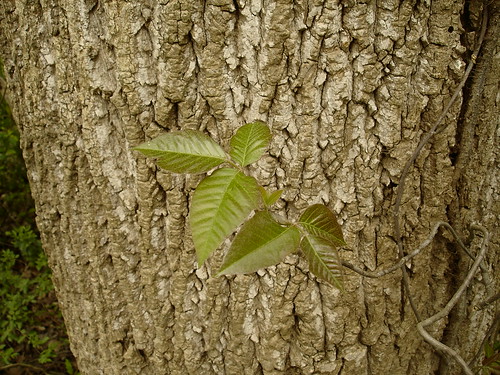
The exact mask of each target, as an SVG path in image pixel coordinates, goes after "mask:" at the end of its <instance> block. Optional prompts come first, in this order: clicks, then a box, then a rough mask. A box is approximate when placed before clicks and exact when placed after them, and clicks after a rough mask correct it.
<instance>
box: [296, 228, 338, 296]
mask: <svg viewBox="0 0 500 375" xmlns="http://www.w3.org/2000/svg"><path fill="white" fill-rule="evenodd" d="M300 248H301V249H302V252H303V253H304V255H305V257H306V259H307V261H308V263H309V271H311V272H312V273H313V274H314V275H316V276H317V277H318V278H320V279H323V280H325V281H327V282H329V283H330V284H332V285H333V286H335V287H337V288H339V289H340V290H343V285H342V278H343V273H342V263H341V262H340V258H339V255H338V252H337V249H336V248H335V247H334V246H332V243H331V242H330V241H328V240H327V239H324V238H321V237H318V236H315V235H313V234H307V235H305V236H304V238H302V241H301V243H300Z"/></svg>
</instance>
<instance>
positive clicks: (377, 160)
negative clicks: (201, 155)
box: [0, 0, 500, 375]
mask: <svg viewBox="0 0 500 375" xmlns="http://www.w3.org/2000/svg"><path fill="white" fill-rule="evenodd" d="M489 6H490V24H489V26H488V31H487V35H486V39H485V44H484V46H483V49H482V53H481V55H480V56H479V57H478V59H477V61H478V65H477V70H476V71H475V72H476V73H475V74H474V75H473V76H472V78H471V80H470V82H469V83H468V84H467V86H466V89H465V90H464V92H463V93H462V95H461V99H460V100H458V101H457V102H456V104H454V105H453V106H452V108H451V110H450V112H449V114H448V116H447V117H446V119H445V125H447V127H446V128H445V129H444V130H443V131H442V132H441V133H439V134H437V135H436V136H435V137H434V138H433V139H432V141H431V142H430V143H429V145H427V146H426V147H425V148H424V150H423V152H422V154H421V155H420V156H419V158H418V159H417V161H416V163H415V165H414V166H413V168H412V170H411V173H410V175H409V177H408V180H407V183H406V189H405V193H404V196H403V204H402V207H401V211H402V223H403V237H404V238H403V240H404V244H405V249H406V251H411V250H412V249H414V248H415V247H416V246H417V245H418V244H419V243H420V242H421V241H422V240H424V239H425V238H426V237H427V236H428V234H429V231H430V230H431V228H432V227H433V225H434V223H435V222H436V221H438V220H441V221H447V222H450V223H451V224H453V225H455V226H457V229H458V230H459V231H460V234H461V236H462V237H463V238H465V237H466V236H467V234H468V232H467V231H468V226H469V225H470V224H471V223H478V224H481V225H483V226H485V227H486V228H487V229H488V230H489V231H490V232H491V234H492V242H491V244H490V248H489V250H488V254H487V262H486V264H487V267H488V269H489V271H490V272H492V275H494V272H495V271H496V272H497V273H498V265H499V257H498V254H497V249H498V247H497V246H498V234H499V230H498V217H497V215H498V212H499V206H498V202H499V201H500V199H499V185H498V179H499V174H498V162H499V157H498V156H499V151H498V134H499V133H498V132H499V128H498V113H499V111H498V104H499V101H500V99H499V96H498V71H499V70H500V59H499V55H498V50H499V42H498V40H499V38H498V35H499V30H498V29H499V25H498V8H495V7H498V4H496V5H495V2H491V4H490V5H489ZM481 11H482V4H481V3H480V2H470V3H469V2H465V1H445V0H433V1H430V0H429V1H427V0H426V1H419V0H404V1H403V0H401V1H398V0H388V1H385V0H384V1H377V2H376V1H371V0H367V1H356V0H346V1H329V0H328V1H313V0H309V1H308V0H298V1H293V2H292V1H290V0H264V1H260V0H236V1H231V0H206V1H201V0H172V1H164V0H141V1H139V0H130V1H111V0H24V1H22V0H3V1H2V4H1V6H0V12H1V13H0V17H1V26H0V27H1V29H0V36H1V39H2V42H1V43H2V50H1V56H2V59H3V63H4V67H5V75H6V84H7V89H8V90H7V96H8V98H9V100H10V103H11V105H12V107H13V112H14V114H15V117H16V119H17V123H18V125H19V128H20V131H21V135H22V147H23V151H24V156H25V159H26V163H27V166H28V171H29V179H30V182H31V186H32V190H33V195H34V198H35V201H36V208H37V213H38V225H39V229H40V232H41V234H42V240H43V244H44V248H45V250H46V252H47V254H48V256H49V259H50V265H51V268H52V269H53V274H54V276H53V277H54V283H55V286H56V290H57V294H58V297H59V302H60V305H61V308H62V311H63V314H64V318H65V321H66V323H67V327H68V333H69V337H70V342H71V348H72V350H73V352H74V354H75V356H76V357H77V359H78V364H79V368H80V370H81V372H82V373H83V374H92V375H94V374H120V375H122V374H183V375H184V374H217V375H221V374H226V375H236V374H266V375H267V374H287V375H293V374H318V375H320V374H342V375H344V374H431V373H435V372H436V371H437V370H438V369H439V368H440V367H441V370H442V371H449V372H450V373H457V371H458V370H457V368H456V367H455V365H454V364H453V363H452V362H448V361H447V360H446V359H443V358H442V357H440V356H439V355H437V353H436V352H435V350H434V349H433V348H432V347H431V346H429V345H428V344H426V343H424V342H423V340H422V338H421V337H420V336H419V334H418V332H417V331H416V329H415V326H416V319H415V316H414V315H413V313H412V311H411V309H410V308H409V305H408V301H407V296H406V293H405V292H404V291H403V287H402V281H401V279H402V277H401V272H400V271H397V272H394V273H392V274H389V275H387V276H384V277H382V278H379V279H367V278H364V277H361V276H359V275H357V274H354V273H352V272H347V275H348V276H347V279H346V290H347V292H346V293H345V294H341V293H339V292H338V291H337V290H335V289H332V288H331V287H330V286H329V285H326V284H324V283H322V282H318V281H317V280H316V279H315V278H314V277H313V276H311V275H310V274H309V273H308V271H307V265H306V264H305V262H304V261H303V260H302V259H301V258H300V257H299V256H296V255H293V256H290V257H289V258H287V261H286V262H285V263H284V264H280V265H278V266H275V267H271V268H269V269H266V270H262V271H260V272H257V273H256V274H251V275H242V276H236V277H221V278H211V277H210V275H211V272H212V271H211V270H212V269H215V267H216V266H217V263H218V262H220V259H221V253H222V252H221V253H220V254H218V255H217V256H215V257H214V258H213V259H211V260H210V261H209V264H208V266H204V267H203V268H201V269H197V268H196V265H195V255H194V250H193V245H192V241H191V238H190V234H189V229H188V225H187V221H186V217H187V214H188V211H189V199H190V197H191V194H192V192H193V188H194V187H195V186H196V183H197V182H198V181H199V180H200V176H189V177H184V176H179V175H173V174H170V173H166V172H165V171H162V170H160V169H158V168H156V167H155V165H154V163H152V162H150V161H148V160H146V159H144V158H143V157H141V156H140V155H139V154H138V153H136V152H133V151H131V147H133V146H135V145H137V144H139V143H141V142H143V141H144V140H146V139H150V138H152V137H154V136H156V135H158V134H160V133H161V132H164V131H169V130H172V129H201V130H204V131H206V132H207V134H209V135H211V136H212V137H214V138H215V139H216V140H217V141H219V142H222V143H223V144H226V145H227V143H228V140H229V137H230V136H231V135H232V134H233V132H234V131H235V129H236V128H238V127H239V126H241V125H243V124H244V123H246V122H249V121H252V120H254V119H261V120H264V121H266V122H268V124H269V125H270V127H271V128H272V133H273V141H272V145H271V147H270V150H269V156H267V157H266V158H264V159H262V160H261V161H260V162H259V163H258V168H255V170H254V171H253V173H254V174H255V176H256V177H257V178H258V179H259V181H260V182H261V183H263V184H265V185H268V186H270V187H272V188H283V189H285V194H284V196H283V199H282V200H281V201H280V202H279V208H280V209H281V210H282V211H283V212H286V213H287V214H288V215H289V216H292V217H293V216H295V215H296V214H297V213H298V212H299V211H300V210H302V209H304V208H305V207H306V206H307V205H309V204H312V203H326V204H328V205H329V206H330V208H331V209H332V210H334V211H335V212H336V213H337V214H338V217H339V220H340V222H341V223H342V226H343V230H344V233H345V237H346V240H347V242H348V244H349V246H348V248H345V249H343V250H342V251H341V257H342V258H343V259H344V260H348V261H350V262H351V263H354V264H356V265H357V266H359V267H364V268H365V269H368V270H374V269H378V268H381V267H386V266H388V265H391V264H393V263H394V262H395V261H396V260H397V246H396V244H395V240H394V230H393V225H392V223H393V218H392V208H393V204H394V199H395V189H396V187H397V185H398V183H399V178H400V175H401V170H402V168H403V166H404V164H405V162H406V160H407V159H408V157H409V156H410V155H411V153H412V152H413V150H414V148H415V147H416V145H417V144H418V142H419V140H420V139H421V137H422V135H423V134H424V132H425V131H426V130H428V129H429V127H430V126H431V124H432V122H433V121H435V120H436V118H437V117H438V116H439V114H440V112H441V111H442V109H443V107H444V106H445V105H446V103H447V102H448V100H449V98H450V97H451V95H452V93H453V90H454V88H455V87H456V86H457V84H458V82H459V81H460V79H461V77H462V75H463V73H464V70H465V66H466V63H467V62H468V61H469V59H470V52H469V51H470V50H471V49H472V47H473V42H474V36H475V35H476V34H477V31H478V28H479V24H480V18H481V17H480V15H481ZM495 145H496V146H495ZM474 244H475V242H473V243H472V245H473V246H472V250H473V251H477V246H475V245H474ZM470 263H471V262H470V260H469V259H467V258H466V257H464V256H463V254H462V253H461V252H460V250H458V247H457V246H456V244H454V243H453V242H452V241H451V239H450V237H449V236H448V235H445V234H444V233H443V234H441V235H440V236H439V237H438V238H436V239H435V240H434V241H433V244H432V246H430V247H429V248H428V249H426V250H425V251H424V252H423V253H422V254H420V255H419V256H418V257H416V258H415V259H414V260H413V261H412V262H411V264H410V265H409V267H410V286H411V290H412V293H413V295H414V298H415V301H416V303H417V306H418V308H419V309H420V313H421V314H422V316H423V317H424V318H425V317H427V316H429V315H432V314H433V313H434V312H435V311H437V310H438V309H440V308H441V307H442V306H443V305H444V304H445V303H446V302H447V300H448V299H449V298H450V296H451V295H452V294H453V291H454V290H455V289H456V287H457V286H458V284H459V283H460V280H461V279H462V278H463V276H464V273H465V272H466V270H467V267H469V266H470ZM493 280H494V283H498V281H497V280H495V278H493ZM495 288H498V286H497V285H496V284H495V285H491V286H490V289H493V290H494V289H495ZM489 293H490V290H488V289H487V288H485V286H484V284H483V283H482V282H481V277H480V275H478V276H477V278H476V280H475V281H474V282H473V285H472V286H471V288H469V291H468V293H467V295H466V296H465V297H464V298H463V299H462V302H461V304H460V305H459V306H458V307H457V308H455V309H454V310H453V312H452V314H451V315H450V316H449V319H448V320H446V321H445V320H442V321H440V322H439V324H436V325H434V326H433V327H432V330H431V331H432V334H433V335H434V336H435V337H436V338H438V339H442V340H443V341H444V342H446V343H448V344H449V345H451V346H453V347H454V348H455V349H456V350H458V351H459V353H460V354H461V355H462V356H463V357H464V358H465V359H466V360H467V361H468V360H471V359H472V358H473V356H474V355H475V354H476V352H477V350H478V349H479V347H480V344H481V341H482V340H483V338H484V336H485V333H486V331H487V330H488V328H489V327H490V326H491V324H492V320H493V316H494V314H495V308H496V307H495V304H493V305H492V306H488V307H486V308H484V309H481V310H475V309H474V308H473V307H474V306H475V305H477V304H478V303H480V302H481V301H484V299H485V298H486V296H488V295H489ZM445 368H447V370H446V369H445Z"/></svg>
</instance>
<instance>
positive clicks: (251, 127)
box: [229, 121, 271, 167]
mask: <svg viewBox="0 0 500 375" xmlns="http://www.w3.org/2000/svg"><path fill="white" fill-rule="evenodd" d="M270 141H271V132H270V130H269V128H268V126H267V125H266V124H264V123H263V122H260V121H255V122H252V123H250V124H246V125H243V126H242V127H241V128H239V129H238V130H237V131H236V134H235V135H234V136H233V137H232V138H231V151H230V152H229V155H231V157H232V158H233V160H234V161H236V162H237V163H239V164H240V165H241V166H243V167H244V166H247V165H248V164H251V163H253V162H254V161H257V160H259V159H260V157H261V156H262V154H263V153H264V151H265V149H266V147H267V146H268V145H269V142H270Z"/></svg>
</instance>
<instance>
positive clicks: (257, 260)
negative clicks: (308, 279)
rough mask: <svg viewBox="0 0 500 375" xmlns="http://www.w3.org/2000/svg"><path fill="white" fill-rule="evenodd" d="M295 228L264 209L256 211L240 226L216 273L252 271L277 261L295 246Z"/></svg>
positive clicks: (296, 230) (298, 236)
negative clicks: (278, 220) (286, 224)
mask: <svg viewBox="0 0 500 375" xmlns="http://www.w3.org/2000/svg"><path fill="white" fill-rule="evenodd" d="M299 242H300V232H299V230H298V229H297V228H295V227H293V226H290V227H283V226H281V225H279V224H278V223H277V222H276V221H275V220H274V219H273V218H272V217H271V215H270V214H269V213H268V212H262V211H261V212H256V213H255V215H254V216H253V217H252V218H251V219H250V220H248V221H247V222H246V223H245V224H244V225H243V226H242V228H241V229H240V231H239V232H238V234H237V235H236V237H235V239H234V240H233V243H232V245H231V247H230V248H229V251H228V253H227V254H226V257H225V258H224V262H223V264H222V266H221V269H220V270H219V273H218V274H219V275H227V274H233V273H249V272H255V271H257V270H258V269H260V268H264V267H269V266H272V265H274V264H276V263H279V262H281V261H282V260H283V258H284V257H285V256H286V255H288V254H290V253H292V252H294V251H295V250H296V249H297V247H298V246H299Z"/></svg>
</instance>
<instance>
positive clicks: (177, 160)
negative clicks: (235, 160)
mask: <svg viewBox="0 0 500 375" xmlns="http://www.w3.org/2000/svg"><path fill="white" fill-rule="evenodd" d="M134 150H137V151H140V152H142V153H143V154H144V155H146V156H148V157H152V158H156V159H158V162H157V164H158V165H159V166H160V167H161V168H163V169H166V170H168V171H171V172H175V173H203V172H208V171H209V170H211V169H213V168H215V167H217V166H218V165H220V164H222V163H223V162H225V161H227V157H226V153H225V152H224V150H223V149H222V148H221V147H220V146H219V145H218V144H217V143H216V142H215V141H214V140H213V139H212V138H210V137H208V136H207V135H205V134H203V133H202V132H199V131H196V130H184V131H176V132H171V133H167V134H163V135H161V136H159V137H157V138H155V139H153V140H151V141H149V142H145V143H143V144H141V145H139V146H137V147H134Z"/></svg>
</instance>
